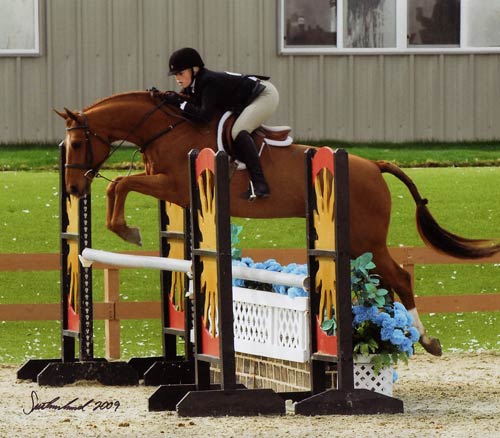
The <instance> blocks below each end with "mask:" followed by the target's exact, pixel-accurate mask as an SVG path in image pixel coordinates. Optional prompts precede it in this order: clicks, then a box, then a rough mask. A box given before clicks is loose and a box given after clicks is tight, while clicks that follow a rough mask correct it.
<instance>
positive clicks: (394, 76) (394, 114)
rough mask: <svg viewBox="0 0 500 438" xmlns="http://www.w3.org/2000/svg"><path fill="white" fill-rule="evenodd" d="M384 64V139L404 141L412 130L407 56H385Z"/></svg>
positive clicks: (408, 61) (410, 85)
mask: <svg viewBox="0 0 500 438" xmlns="http://www.w3.org/2000/svg"><path fill="white" fill-rule="evenodd" d="M384 64H385V69H384V73H385V74H384V81H385V84H384V91H385V93H384V96H385V105H384V123H385V135H384V139H387V138H393V139H394V140H395V141H405V140H408V139H409V138H410V134H411V132H412V129H413V126H412V125H413V123H412V118H411V108H410V106H411V102H412V95H411V87H412V84H411V76H410V60H409V58H408V57H407V56H387V57H385V58H384Z"/></svg>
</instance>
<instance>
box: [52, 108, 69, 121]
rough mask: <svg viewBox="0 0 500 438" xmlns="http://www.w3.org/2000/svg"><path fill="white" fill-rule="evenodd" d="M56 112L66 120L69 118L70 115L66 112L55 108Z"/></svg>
mask: <svg viewBox="0 0 500 438" xmlns="http://www.w3.org/2000/svg"><path fill="white" fill-rule="evenodd" d="M53 110H54V112H55V113H56V114H57V115H58V116H59V117H62V118H63V119H64V120H67V119H68V115H67V114H66V113H63V112H61V111H57V110H56V109H55V108H53Z"/></svg>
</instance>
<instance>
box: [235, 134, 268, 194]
mask: <svg viewBox="0 0 500 438" xmlns="http://www.w3.org/2000/svg"><path fill="white" fill-rule="evenodd" d="M234 152H235V155H236V158H237V159H238V160H240V161H243V163H245V165H246V166H247V169H248V173H249V174H250V185H249V187H248V191H247V192H245V193H244V194H243V196H244V197H245V198H246V199H248V200H250V201H253V200H254V199H255V198H267V197H268V196H269V195H270V193H271V191H270V190H269V186H268V184H267V181H266V178H265V176H264V172H263V171H262V166H261V164H260V158H259V153H258V152H257V148H256V147H255V143H254V141H253V139H252V136H251V135H250V134H249V133H248V131H241V132H240V133H239V134H238V135H237V136H236V138H235V140H234Z"/></svg>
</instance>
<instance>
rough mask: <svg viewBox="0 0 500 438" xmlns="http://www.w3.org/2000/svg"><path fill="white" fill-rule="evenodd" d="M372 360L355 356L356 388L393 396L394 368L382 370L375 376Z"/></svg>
mask: <svg viewBox="0 0 500 438" xmlns="http://www.w3.org/2000/svg"><path fill="white" fill-rule="evenodd" d="M371 358H372V356H354V388H356V389H369V390H370V391H375V392H378V393H380V394H384V395H388V396H392V387H393V381H392V379H393V372H394V370H393V368H382V369H381V370H380V372H379V373H378V374H375V372H374V371H373V369H374V368H375V365H373V364H372V363H371V362H370V361H371Z"/></svg>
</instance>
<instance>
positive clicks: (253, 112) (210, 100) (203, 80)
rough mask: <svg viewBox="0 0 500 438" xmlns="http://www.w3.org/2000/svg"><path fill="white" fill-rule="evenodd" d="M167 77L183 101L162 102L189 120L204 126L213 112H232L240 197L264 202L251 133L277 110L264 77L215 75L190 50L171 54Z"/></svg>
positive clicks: (171, 95) (168, 99)
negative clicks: (243, 188) (244, 177)
mask: <svg viewBox="0 0 500 438" xmlns="http://www.w3.org/2000/svg"><path fill="white" fill-rule="evenodd" d="M169 68H170V71H169V75H175V79H176V81H177V84H178V85H179V86H180V87H181V88H182V90H181V93H182V94H185V95H187V96H189V97H191V99H189V100H185V99H183V98H182V96H180V95H178V94H175V93H168V92H167V93H166V94H165V101H166V102H167V103H169V104H172V105H176V106H177V107H178V108H180V109H181V110H182V112H183V114H184V115H185V116H186V117H187V118H188V119H190V120H193V121H196V122H203V123H208V122H209V121H210V120H211V119H212V117H213V116H214V114H215V112H216V111H228V110H230V111H233V112H234V113H235V114H236V116H237V119H236V121H235V123H234V125H233V128H232V130H231V136H232V139H233V140H234V146H233V149H234V153H235V157H236V159H238V160H239V161H242V162H243V163H245V165H246V167H247V169H248V172H249V173H250V185H249V189H248V191H247V192H246V193H245V194H244V196H245V197H246V198H247V199H249V200H253V199H255V198H256V197H257V198H266V197H268V196H269V194H270V193H271V192H270V189H269V186H268V184H267V181H266V178H265V177H264V173H263V171H262V166H261V163H260V159H259V154H258V151H257V148H256V146H255V143H254V141H253V139H252V137H251V135H250V134H251V132H252V131H253V130H254V129H256V128H258V127H259V126H260V125H261V124H262V123H263V122H264V121H265V120H266V119H268V118H269V117H270V116H271V115H272V114H273V113H274V112H275V111H276V108H277V107H278V103H279V95H278V91H277V90H276V87H275V86H274V85H273V84H271V83H270V82H269V81H268V79H269V78H268V77H262V76H244V75H241V74H239V73H230V72H215V71H211V70H208V69H206V68H205V64H204V62H203V60H202V58H201V56H200V54H199V53H198V52H197V51H196V50H195V49H192V48H190V47H186V48H183V49H179V50H177V51H175V52H174V53H172V55H171V56H170V60H169Z"/></svg>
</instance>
